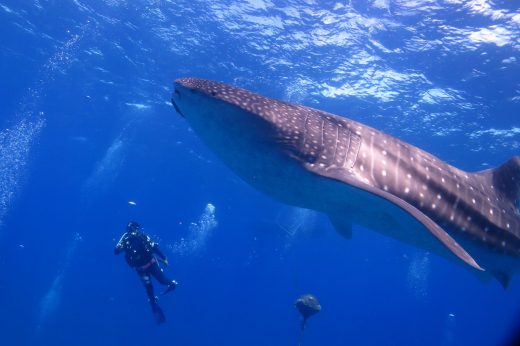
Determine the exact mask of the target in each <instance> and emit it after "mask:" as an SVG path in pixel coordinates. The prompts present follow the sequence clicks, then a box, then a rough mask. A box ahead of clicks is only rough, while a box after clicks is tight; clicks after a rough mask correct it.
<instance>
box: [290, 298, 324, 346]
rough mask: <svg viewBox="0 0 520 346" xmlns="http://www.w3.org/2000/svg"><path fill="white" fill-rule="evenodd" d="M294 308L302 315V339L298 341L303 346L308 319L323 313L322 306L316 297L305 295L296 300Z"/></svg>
mask: <svg viewBox="0 0 520 346" xmlns="http://www.w3.org/2000/svg"><path fill="white" fill-rule="evenodd" d="M294 306H295V307H296V309H298V311H299V312H300V314H301V315H302V321H301V324H300V330H301V332H300V339H299V341H298V345H301V344H302V343H303V332H304V330H305V325H306V323H307V319H308V318H309V317H311V316H312V315H315V314H317V313H318V312H320V311H321V305H320V303H319V302H318V299H316V297H315V296H313V295H312V294H304V295H301V296H300V298H298V299H297V300H296V302H295V303H294Z"/></svg>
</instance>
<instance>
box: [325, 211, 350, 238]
mask: <svg viewBox="0 0 520 346" xmlns="http://www.w3.org/2000/svg"><path fill="white" fill-rule="evenodd" d="M329 220H330V223H332V226H333V227H334V229H336V232H338V233H339V234H341V235H342V236H343V237H345V238H347V239H350V238H352V223H351V222H349V221H345V218H344V217H339V216H336V215H329Z"/></svg>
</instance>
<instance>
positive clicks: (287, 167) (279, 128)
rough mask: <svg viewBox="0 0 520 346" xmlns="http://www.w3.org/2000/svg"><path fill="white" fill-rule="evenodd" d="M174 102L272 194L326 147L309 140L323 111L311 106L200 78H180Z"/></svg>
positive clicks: (208, 140)
mask: <svg viewBox="0 0 520 346" xmlns="http://www.w3.org/2000/svg"><path fill="white" fill-rule="evenodd" d="M172 104H173V106H174V107H175V109H176V110H177V112H179V113H180V114H181V115H182V116H183V117H184V118H185V119H186V121H187V122H188V123H189V125H190V127H191V128H192V130H193V131H194V132H195V133H196V134H197V136H198V137H199V138H200V139H201V140H202V141H203V142H204V143H205V144H206V145H207V146H208V147H209V148H211V149H212V150H213V151H214V152H215V154H217V156H218V157H219V158H220V159H221V160H222V161H224V163H225V164H226V165H227V166H228V167H229V168H231V169H232V170H233V171H234V172H235V173H236V174H238V175H239V176H240V177H241V178H242V179H244V180H245V181H247V182H249V183H250V184H252V185H253V186H255V187H257V188H258V189H260V190H263V191H265V192H267V193H268V194H271V195H273V194H275V192H273V191H275V190H276V191H281V190H282V188H283V186H284V185H286V184H291V183H293V182H294V179H292V177H291V174H297V173H296V171H298V170H301V169H302V168H301V164H302V163H305V162H307V161H309V160H310V161H313V160H315V157H314V156H316V155H317V154H318V153H319V152H320V151H319V150H314V149H313V148H314V146H317V145H318V144H312V143H311V144H306V145H304V144H303V139H304V138H305V133H306V131H307V134H309V133H310V132H311V128H310V127H309V123H310V122H309V120H308V119H314V118H315V117H316V114H314V113H315V112H317V111H316V110H312V109H310V108H306V107H303V106H298V105H293V104H289V103H286V102H282V101H278V100H274V99H270V98H267V97H264V96H262V95H259V94H256V93H253V92H250V91H248V90H244V89H241V88H236V87H233V86H230V85H226V84H222V83H219V82H214V81H210V80H204V79H196V78H182V79H177V80H176V81H175V90H174V92H173V95H172ZM306 124H307V129H306ZM313 129H314V127H313ZM316 131H321V127H319V126H316ZM311 135H314V132H313V133H311ZM317 136H318V132H316V137H317ZM316 143H317V142H316ZM307 147H308V148H307ZM306 151H310V152H311V153H307V152H306ZM311 154H312V155H311ZM295 158H296V160H295ZM281 174H284V175H285V176H286V177H285V179H281V177H280V175H281ZM278 197H279V198H281V199H283V200H285V201H287V200H288V198H284V196H278Z"/></svg>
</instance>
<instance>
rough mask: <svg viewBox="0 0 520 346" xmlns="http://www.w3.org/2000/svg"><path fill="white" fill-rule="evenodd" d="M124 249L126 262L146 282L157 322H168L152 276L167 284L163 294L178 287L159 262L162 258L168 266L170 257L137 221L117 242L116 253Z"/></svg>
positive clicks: (149, 299) (132, 223) (130, 223)
mask: <svg viewBox="0 0 520 346" xmlns="http://www.w3.org/2000/svg"><path fill="white" fill-rule="evenodd" d="M123 251H124V252H125V259H126V263H128V265H129V266H130V267H132V268H134V269H135V271H136V272H137V274H138V275H139V278H140V279H141V281H142V282H143V284H144V287H145V289H146V294H147V295H148V301H149V302H150V305H151V307H152V312H153V314H154V317H155V321H156V322H157V324H161V323H163V322H166V318H165V316H164V313H163V312H162V309H161V308H160V307H159V305H158V304H157V300H158V297H157V296H155V294H154V289H153V285H152V280H151V276H153V277H155V279H156V280H157V281H159V283H161V284H163V285H165V286H167V288H166V290H165V291H164V292H163V294H166V293H169V292H171V291H173V290H174V289H175V287H177V281H175V280H170V279H168V278H167V277H166V275H165V274H164V272H163V270H162V268H161V267H159V264H158V260H160V261H161V262H162V263H164V265H166V266H168V258H167V257H166V255H165V254H164V253H163V252H162V251H161V250H160V249H159V244H157V243H155V242H153V241H152V240H151V239H150V237H149V236H148V235H146V234H144V233H143V231H142V229H141V226H140V225H139V224H138V223H137V222H135V221H130V222H129V223H128V225H127V226H126V232H125V233H124V234H123V235H122V236H121V239H119V241H118V242H117V244H116V247H115V249H114V254H116V255H119V254H120V253H121V252H123ZM156 255H157V256H156Z"/></svg>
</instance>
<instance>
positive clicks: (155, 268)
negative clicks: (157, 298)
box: [150, 262, 177, 294]
mask: <svg viewBox="0 0 520 346" xmlns="http://www.w3.org/2000/svg"><path fill="white" fill-rule="evenodd" d="M150 273H151V274H152V275H153V276H154V277H155V279H157V281H159V282H160V283H161V284H162V285H167V286H168V287H167V288H166V290H165V291H164V292H163V294H166V293H169V292H171V291H173V290H174V289H175V287H177V281H175V280H170V279H168V278H167V277H166V275H165V274H164V271H163V270H162V268H161V267H159V264H157V262H155V263H154V264H153V265H152V266H151V267H150Z"/></svg>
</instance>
